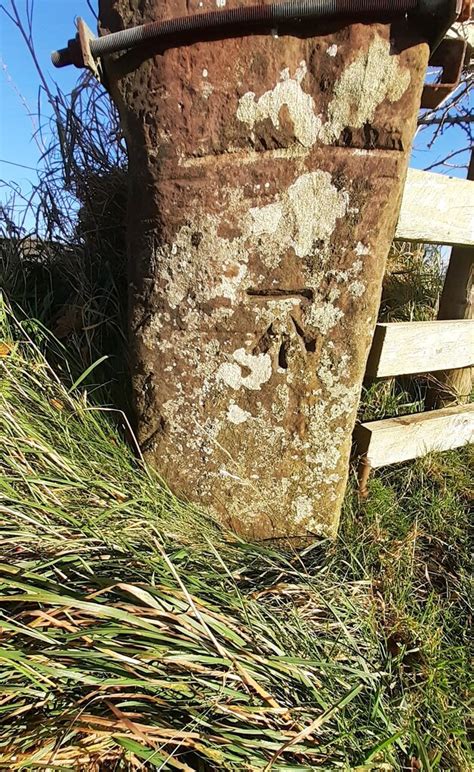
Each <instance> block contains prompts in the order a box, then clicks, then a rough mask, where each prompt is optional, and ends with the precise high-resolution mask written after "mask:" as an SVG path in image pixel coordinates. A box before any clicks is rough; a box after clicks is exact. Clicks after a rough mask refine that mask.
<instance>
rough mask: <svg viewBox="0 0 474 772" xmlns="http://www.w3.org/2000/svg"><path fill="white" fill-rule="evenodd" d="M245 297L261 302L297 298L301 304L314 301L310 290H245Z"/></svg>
mask: <svg viewBox="0 0 474 772" xmlns="http://www.w3.org/2000/svg"><path fill="white" fill-rule="evenodd" d="M247 295H248V296H249V297H251V298H257V299H260V298H262V299H263V300H267V301H272V300H286V299H287V298H288V299H290V298H297V299H298V300H302V301H303V302H308V301H312V300H314V291H313V290H312V289H294V290H291V289H280V288H279V289H276V288H275V289H253V288H250V289H248V290H247Z"/></svg>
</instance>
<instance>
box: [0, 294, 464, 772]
mask: <svg viewBox="0 0 474 772" xmlns="http://www.w3.org/2000/svg"><path fill="white" fill-rule="evenodd" d="M0 325H1V348H0V374H1V381H0V404H1V408H0V443H1V446H2V459H1V463H0V539H1V541H0V544H1V562H0V609H1V616H0V630H1V642H2V643H1V653H0V683H1V687H0V713H1V715H2V721H1V728H0V766H2V767H4V768H8V769H22V768H26V767H34V768H42V767H47V768H53V769H54V768H62V769H63V768H74V769H111V768H122V769H136V768H139V767H140V765H141V768H143V766H145V767H146V768H149V769H153V768H159V769H170V770H171V769H180V770H212V769H228V770H245V769H248V770H257V769H261V770H269V769H272V770H286V771H288V772H289V771H290V770H310V769H314V768H318V769H336V768H341V769H353V768H359V769H400V770H402V769H404V768H406V764H408V763H411V761H410V759H412V758H416V759H423V758H425V759H428V760H429V764H430V767H426V764H425V768H426V769H428V768H430V769H431V768H432V769H436V768H440V767H441V768H445V769H451V770H455V769H459V770H465V769H467V768H468V767H467V766H466V765H467V764H468V755H467V740H466V729H465V718H466V711H467V707H466V706H467V694H466V685H467V680H465V679H466V674H467V673H468V662H467V642H466V641H465V640H464V639H465V635H466V633H465V622H466V615H467V609H466V598H467V593H466V588H465V585H466V581H465V569H466V565H465V557H464V555H465V552H466V548H467V545H466V537H465V535H464V525H463V502H464V501H465V500H466V498H467V497H468V495H469V479H468V475H467V472H466V470H465V467H464V455H463V454H452V456H451V458H450V463H449V467H447V466H446V464H445V462H444V458H445V457H443V459H437V458H436V457H433V458H432V459H428V460H425V461H424V462H423V463H420V464H418V465H416V466H415V467H413V466H412V467H407V468H406V470H405V472H404V474H403V475H400V472H398V473H396V472H394V471H393V470H392V471H391V472H388V473H387V474H386V475H384V476H383V477H380V478H378V479H376V480H375V481H374V482H373V483H372V495H371V497H370V499H369V502H368V503H367V505H366V506H365V507H364V508H363V509H361V508H360V507H359V506H358V505H357V503H356V498H355V496H354V495H351V494H349V495H348V499H347V507H346V516H345V518H344V528H343V532H342V534H341V538H340V540H339V541H338V542H337V543H336V544H335V545H333V546H331V547H328V546H327V545H325V544H324V543H322V544H321V545H314V546H313V548H312V549H311V550H307V551H306V553H303V554H296V553H291V552H288V553H286V554H284V553H281V552H276V551H275V550H273V549H272V548H271V547H266V546H261V545H260V546H258V545H251V544H248V543H245V542H243V541H240V540H238V539H237V538H236V537H235V536H233V535H232V534H230V533H228V532H226V531H225V530H223V529H222V528H221V527H220V526H219V525H218V524H217V523H215V522H214V521H213V520H212V519H210V518H209V517H208V516H207V515H206V514H205V513H203V512H202V511H200V510H198V509H197V508H195V507H192V506H191V505H189V504H186V503H184V502H181V501H179V500H178V499H176V498H175V497H174V496H173V495H172V494H171V493H170V491H169V490H168V489H167V488H166V486H165V485H164V484H163V482H162V481H160V480H159V478H158V477H157V476H156V475H155V473H154V472H152V471H151V470H150V469H148V468H146V467H145V466H144V465H143V463H142V462H141V461H140V460H139V459H138V460H137V458H136V455H135V454H134V453H133V452H132V451H131V449H130V447H129V446H128V445H127V444H125V442H124V441H123V439H122V437H121V433H120V431H119V427H118V426H117V422H115V423H114V422H112V421H111V420H110V413H109V412H108V411H103V410H101V409H100V408H98V407H97V406H96V405H94V404H93V403H91V402H90V401H89V399H88V398H87V395H86V393H85V392H81V391H80V387H79V388H71V385H72V384H71V383H69V384H67V383H66V384H65V383H64V379H63V380H61V379H59V378H58V377H57V375H56V373H55V371H54V370H53V369H52V368H51V365H50V364H49V363H48V361H47V359H46V358H45V356H44V354H43V353H42V350H41V346H39V345H38V340H37V338H38V335H39V333H38V331H36V333H37V336H36V339H33V338H32V337H31V336H30V335H29V334H28V329H29V326H28V325H27V324H26V325H25V323H21V324H20V323H18V322H17V321H16V320H15V319H14V318H13V317H12V315H11V313H10V312H9V309H8V308H7V307H6V306H5V304H3V305H2V312H1V319H0ZM43 344H44V345H47V341H46V342H45V341H43ZM65 372H66V368H65V367H64V368H63V375H64V373H65ZM118 423H120V422H118ZM448 468H449V471H447V469H448ZM400 480H403V484H402V486H400ZM447 540H448V541H447ZM422 763H424V762H422ZM414 768H416V767H414Z"/></svg>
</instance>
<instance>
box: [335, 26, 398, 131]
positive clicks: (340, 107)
mask: <svg viewBox="0 0 474 772" xmlns="http://www.w3.org/2000/svg"><path fill="white" fill-rule="evenodd" d="M410 81H411V76H410V71H409V70H408V69H407V68H403V67H400V64H399V58H398V56H396V55H394V54H392V52H391V50H390V41H389V40H385V39H383V38H382V37H380V35H377V34H376V35H375V37H374V39H373V40H372V42H371V44H370V46H369V48H368V49H367V50H366V51H362V52H361V53H360V54H359V55H358V56H357V58H356V60H355V61H354V62H353V63H352V64H351V65H349V67H346V69H345V70H344V71H343V73H342V75H341V77H340V78H339V80H338V81H337V82H336V84H335V85H334V89H333V97H332V100H331V102H330V104H329V107H328V114H327V122H326V123H325V124H324V126H323V127H322V129H321V134H320V136H321V140H322V141H323V142H325V143H328V144H330V143H332V142H334V141H335V140H337V139H338V138H339V137H340V135H341V132H342V131H343V129H345V128H347V127H350V128H354V129H357V128H361V127H362V126H364V124H366V123H371V122H372V121H373V120H374V118H375V111H376V110H377V107H378V106H379V105H381V104H382V102H384V101H385V100H386V99H388V100H389V101H390V102H397V101H398V100H399V99H401V97H402V96H403V94H404V93H405V91H406V90H407V88H408V87H409V85H410Z"/></svg>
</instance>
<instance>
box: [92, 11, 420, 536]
mask: <svg viewBox="0 0 474 772" xmlns="http://www.w3.org/2000/svg"><path fill="white" fill-rule="evenodd" d="M212 7H213V3H211V2H210V0H204V2H199V3H197V2H195V0H193V1H192V2H188V3H185V2H179V1H178V0H167V2H164V3H160V4H158V3H156V2H152V0H141V2H138V0H133V2H132V1H131V0H102V2H101V25H102V28H103V31H106V30H110V31H115V30H116V29H119V28H121V27H127V26H132V25H135V24H138V23H142V22H143V21H147V20H150V19H153V18H158V17H159V16H162V17H164V16H171V15H178V14H185V13H191V12H194V11H197V10H201V9H204V10H206V9H210V8H212ZM308 34H309V35H310V36H308V37H296V36H292V35H287V34H283V33H282V31H281V30H280V31H279V35H280V36H275V35H270V34H268V35H262V34H260V35H253V36H248V37H242V38H232V39H227V40H222V41H219V40H214V41H210V40H208V41H204V42H203V41H201V42H195V43H193V44H189V45H183V46H181V47H176V48H169V49H168V50H166V51H165V50H163V51H162V52H161V53H159V54H156V51H155V52H154V54H155V55H151V54H152V53H153V52H151V51H149V52H148V57H145V56H142V58H141V60H140V61H138V59H137V55H136V54H133V55H125V56H124V57H122V59H121V60H120V61H115V62H114V64H111V63H110V64H109V67H108V76H109V81H110V89H111V92H112V94H113V96H114V98H115V100H116V101H117V104H118V105H119V108H120V111H121V116H122V121H123V126H124V131H125V134H126V139H127V143H128V148H129V154H130V172H131V174H130V179H131V182H130V207H129V223H128V224H129V253H130V281H131V320H130V327H131V347H132V353H133V356H134V393H135V400H136V409H137V419H138V432H139V439H140V442H141V444H142V447H143V449H144V452H145V453H146V455H147V457H148V459H149V460H151V461H152V462H153V463H154V464H155V465H156V466H157V468H158V469H159V470H160V472H161V473H162V474H163V476H164V477H165V479H166V480H167V481H168V482H169V484H170V485H171V487H172V488H173V489H174V490H175V491H176V492H178V493H181V494H184V495H185V496H187V497H189V498H190V499H192V500H194V501H198V502H201V503H203V504H204V505H206V506H207V507H209V508H210V509H211V510H212V511H214V512H216V513H217V514H218V516H219V517H220V518H221V519H223V520H224V521H225V522H226V523H228V524H229V525H230V526H231V527H233V528H235V529H236V530H238V531H239V532H241V533H244V534H245V535H247V536H250V537H255V538H271V537H285V536H305V535H308V534H329V535H333V534H334V533H335V530H336V528H337V523H338V518H339V511H340V506H341V502H342V498H343V494H344V489H345V485H346V481H347V469H348V458H349V450H350V443H351V432H352V428H353V425H354V421H355V413H356V408H357V404H358V399H359V394H360V388H361V382H362V378H363V374H364V368H365V362H366V358H367V354H368V349H369V347H370V342H371V338H372V333H373V329H374V325H375V322H376V315H377V310H378V303H379V299H380V291H381V282H382V277H383V272H384V266H385V259H386V255H387V252H388V249H389V245H390V242H391V239H392V236H393V232H394V228H395V223H396V218H397V214H398V207H399V201H400V194H401V189H402V185H403V181H404V177H405V171H406V164H407V154H408V152H409V149H410V144H411V139H412V135H413V132H414V128H415V120H416V112H417V109H418V106H419V100H420V93H421V85H422V80H423V75H424V71H425V67H426V63H427V57H428V48H427V46H426V45H425V44H424V43H422V42H420V40H419V38H416V37H413V35H414V34H415V33H414V32H413V30H410V28H409V27H408V26H407V25H405V23H401V24H399V25H398V26H396V27H395V26H393V27H392V28H391V27H390V25H388V24H373V25H362V24H354V25H352V26H347V27H344V28H334V27H333V28H332V29H329V28H328V29H327V30H325V31H324V34H320V35H319V36H316V35H314V33H312V32H311V30H310V29H308Z"/></svg>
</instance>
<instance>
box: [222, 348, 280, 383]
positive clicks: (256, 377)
mask: <svg viewBox="0 0 474 772" xmlns="http://www.w3.org/2000/svg"><path fill="white" fill-rule="evenodd" d="M233 358H234V360H235V362H224V363H223V364H221V365H220V367H219V369H218V371H217V374H216V378H217V380H218V381H224V383H225V384H227V386H230V387H231V388H232V389H236V390H238V389H240V388H241V387H242V386H244V387H245V388H246V389H250V390H251V391H258V390H259V389H260V387H261V386H262V384H263V383H266V382H267V381H268V380H270V378H271V374H272V360H271V358H270V356H269V354H249V353H248V352H247V351H246V350H245V349H244V348H239V349H237V350H236V351H234V354H233ZM245 370H250V372H249V373H248V374H247V375H244V374H243V373H244V372H245Z"/></svg>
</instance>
